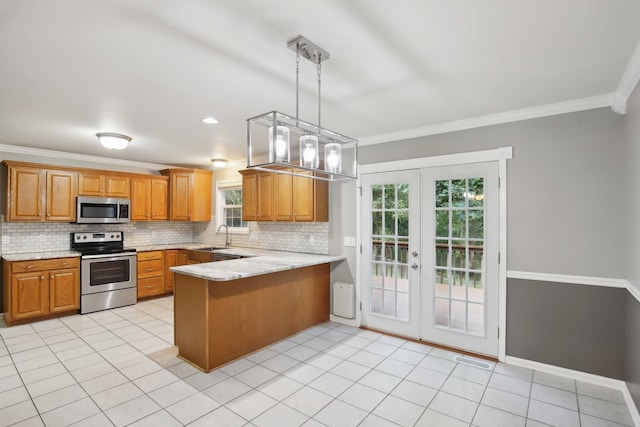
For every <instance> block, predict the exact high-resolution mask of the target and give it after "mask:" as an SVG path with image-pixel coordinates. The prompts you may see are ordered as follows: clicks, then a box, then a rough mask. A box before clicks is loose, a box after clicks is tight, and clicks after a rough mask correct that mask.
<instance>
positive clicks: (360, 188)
mask: <svg viewBox="0 0 640 427" xmlns="http://www.w3.org/2000/svg"><path fill="white" fill-rule="evenodd" d="M358 188H359V190H360V195H361V196H362V187H358Z"/></svg>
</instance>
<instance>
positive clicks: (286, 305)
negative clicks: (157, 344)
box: [171, 248, 345, 372]
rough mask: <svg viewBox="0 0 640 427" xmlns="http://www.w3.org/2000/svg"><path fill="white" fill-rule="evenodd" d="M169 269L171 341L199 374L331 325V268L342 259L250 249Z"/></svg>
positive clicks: (234, 251) (229, 251)
mask: <svg viewBox="0 0 640 427" xmlns="http://www.w3.org/2000/svg"><path fill="white" fill-rule="evenodd" d="M224 253H229V254H236V255H242V256H244V257H246V258H242V259H235V260H229V261H220V262H211V263H205V264H194V265H185V266H180V267H172V268H171V271H173V272H174V273H177V274H176V275H175V283H174V319H175V325H174V330H175V344H176V345H177V346H178V354H179V356H180V357H182V358H184V359H185V360H187V361H189V362H191V363H192V364H194V365H196V366H198V367H199V368H201V369H202V370H203V371H205V372H208V371H210V370H211V369H213V368H215V367H217V366H220V365H222V364H224V363H227V362H229V361H231V360H234V359H237V358H239V357H241V356H244V355H246V354H248V353H251V352H253V351H255V350H258V349H260V348H262V347H264V346H267V345H269V344H272V343H274V342H276V341H279V340H281V339H284V338H286V337H288V336H290V335H293V334H295V333H297V332H300V331H302V330H304V329H306V328H308V327H310V326H313V325H315V324H318V323H320V322H324V321H327V320H329V272H330V263H331V262H335V261H341V260H343V259H345V258H344V257H337V256H327V255H313V254H300V253H292V252H279V251H265V250H254V249H239V248H237V249H230V250H225V251H224Z"/></svg>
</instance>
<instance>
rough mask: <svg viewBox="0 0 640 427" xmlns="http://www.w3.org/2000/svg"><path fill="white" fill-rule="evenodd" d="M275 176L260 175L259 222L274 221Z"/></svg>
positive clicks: (263, 173) (269, 173) (269, 174)
mask: <svg viewBox="0 0 640 427" xmlns="http://www.w3.org/2000/svg"><path fill="white" fill-rule="evenodd" d="M273 175H275V174H274V173H271V172H260V173H259V174H258V220H259V221H273Z"/></svg>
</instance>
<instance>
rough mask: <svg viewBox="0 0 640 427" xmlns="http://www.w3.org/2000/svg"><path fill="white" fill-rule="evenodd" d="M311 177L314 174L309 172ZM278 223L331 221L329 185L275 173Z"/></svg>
mask: <svg viewBox="0 0 640 427" xmlns="http://www.w3.org/2000/svg"><path fill="white" fill-rule="evenodd" d="M306 174H308V175H309V176H311V175H312V172H307V173H306ZM273 175H274V180H275V183H274V195H275V215H274V217H275V220H276V221H317V222H326V221H329V203H328V200H329V185H328V184H329V183H328V182H327V181H322V180H317V179H313V178H311V177H309V178H305V177H301V176H295V175H287V174H281V173H274V174H273Z"/></svg>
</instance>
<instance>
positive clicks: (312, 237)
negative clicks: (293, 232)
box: [309, 234, 316, 245]
mask: <svg viewBox="0 0 640 427" xmlns="http://www.w3.org/2000/svg"><path fill="white" fill-rule="evenodd" d="M315 242H316V236H314V235H313V234H309V244H310V245H313V244H314V243H315Z"/></svg>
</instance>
